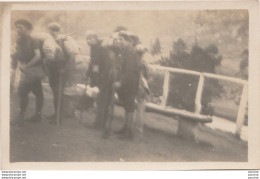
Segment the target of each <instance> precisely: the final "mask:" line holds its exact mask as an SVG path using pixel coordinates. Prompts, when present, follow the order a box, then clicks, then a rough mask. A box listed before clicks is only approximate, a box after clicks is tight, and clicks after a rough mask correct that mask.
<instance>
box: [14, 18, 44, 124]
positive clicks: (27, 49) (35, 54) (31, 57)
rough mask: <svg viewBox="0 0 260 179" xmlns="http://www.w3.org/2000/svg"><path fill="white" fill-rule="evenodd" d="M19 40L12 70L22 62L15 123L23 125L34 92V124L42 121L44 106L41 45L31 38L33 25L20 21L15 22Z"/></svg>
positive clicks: (23, 20) (32, 119) (32, 118)
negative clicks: (29, 95) (30, 96)
mask: <svg viewBox="0 0 260 179" xmlns="http://www.w3.org/2000/svg"><path fill="white" fill-rule="evenodd" d="M15 27H16V31H17V34H18V39H17V41H16V51H15V53H14V54H12V68H13V69H16V68H17V64H18V61H19V62H20V64H21V65H20V66H21V67H20V70H21V77H20V82H19V87H18V96H19V114H18V116H17V118H16V120H15V121H14V122H15V123H20V124H21V123H22V122H23V121H24V114H25V111H26V108H27V105H28V100H29V99H28V94H29V93H30V92H31V91H32V92H33V94H34V95H35V97H36V108H35V109H36V110H35V114H34V115H33V116H32V117H31V118H30V119H29V121H32V122H38V121H40V120H41V111H42V106H43V91H42V85H41V80H42V79H43V78H44V71H43V64H42V54H41V43H40V41H38V40H37V39H34V38H32V37H31V32H32V24H31V23H30V22H29V21H27V20H25V19H20V20H17V21H16V22H15Z"/></svg>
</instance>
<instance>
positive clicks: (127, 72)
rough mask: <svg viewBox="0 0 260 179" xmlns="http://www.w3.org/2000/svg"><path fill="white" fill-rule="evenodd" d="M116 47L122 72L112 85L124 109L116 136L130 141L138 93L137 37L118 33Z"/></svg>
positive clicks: (124, 32)
mask: <svg viewBox="0 0 260 179" xmlns="http://www.w3.org/2000/svg"><path fill="white" fill-rule="evenodd" d="M116 41H117V46H118V47H119V48H120V56H121V58H122V61H123V64H122V70H121V72H120V79H119V81H117V82H115V83H114V85H113V86H114V88H116V89H117V93H118V97H119V100H120V101H121V102H122V104H123V107H124V109H125V124H124V126H123V128H122V129H121V130H120V131H117V133H118V134H121V137H120V138H122V139H131V138H132V137H133V122H134V114H135V110H136V103H135V99H136V96H137V93H138V87H139V80H140V69H139V67H138V66H139V60H140V57H139V55H138V53H137V50H136V48H135V46H136V45H137V44H138V43H139V39H138V37H137V36H136V37H134V35H133V34H132V33H130V32H128V31H120V32H119V33H118V38H117V40H116Z"/></svg>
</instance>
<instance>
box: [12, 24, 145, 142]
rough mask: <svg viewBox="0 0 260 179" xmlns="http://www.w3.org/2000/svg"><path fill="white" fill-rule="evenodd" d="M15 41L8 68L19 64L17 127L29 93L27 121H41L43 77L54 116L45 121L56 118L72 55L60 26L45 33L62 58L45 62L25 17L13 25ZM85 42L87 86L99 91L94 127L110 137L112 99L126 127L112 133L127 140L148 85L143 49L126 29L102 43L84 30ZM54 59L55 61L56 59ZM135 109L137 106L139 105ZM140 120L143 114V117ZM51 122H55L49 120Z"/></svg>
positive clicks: (52, 27)
mask: <svg viewBox="0 0 260 179" xmlns="http://www.w3.org/2000/svg"><path fill="white" fill-rule="evenodd" d="M15 27H16V31H17V34H18V36H19V37H18V39H17V41H16V51H15V53H14V54H13V55H12V60H13V61H12V62H13V63H12V67H13V69H16V68H17V62H18V61H19V62H20V64H21V65H20V70H21V79H20V83H19V87H18V95H19V115H18V117H17V119H16V120H15V123H22V122H23V121H24V114H25V110H26V107H27V104H28V94H29V93H30V92H33V94H34V95H35V96H36V111H35V115H33V116H32V117H31V118H30V119H28V121H32V122H37V121H40V120H41V118H42V116H41V110H42V106H43V91H42V86H41V80H42V79H43V78H44V73H47V75H48V78H49V85H50V87H51V89H52V92H53V102H54V108H55V113H54V114H53V115H51V116H49V117H48V118H50V119H56V118H57V115H59V113H60V107H61V106H62V105H61V104H62V95H63V90H64V87H65V86H66V83H67V80H68V78H69V77H70V75H72V74H71V73H69V72H70V71H71V69H73V68H74V63H75V59H74V58H75V57H74V55H73V53H68V52H67V50H66V48H64V43H63V42H64V39H66V37H62V38H61V36H60V35H59V33H60V31H61V27H60V25H59V24H58V23H51V24H49V26H48V29H49V34H50V35H51V36H52V37H53V38H54V39H55V41H56V43H57V44H58V45H59V46H60V48H61V49H62V52H63V55H62V57H60V56H59V58H62V60H57V59H56V60H53V61H47V60H46V59H45V56H44V53H43V50H42V42H40V41H39V40H37V39H35V38H33V37H32V36H31V32H32V24H31V23H30V22H29V21H27V20H24V19H21V20H17V21H16V22H15ZM86 42H87V44H88V45H89V46H90V63H89V66H88V70H87V72H86V79H87V81H86V83H87V84H88V85H90V87H98V88H99V94H98V96H97V99H96V104H97V112H96V119H95V123H94V124H93V127H94V128H97V129H101V130H102V136H103V137H107V136H108V135H109V131H110V126H111V121H112V119H113V114H114V105H115V97H116V96H118V99H119V101H120V103H121V105H122V106H123V108H124V110H125V121H124V126H123V128H122V129H121V130H119V131H116V133H118V134H120V138H122V139H131V138H133V134H134V119H135V111H136V109H138V110H141V111H139V112H138V114H139V117H140V114H141V113H143V110H144V109H143V107H144V101H145V96H146V94H147V93H148V92H149V90H148V86H147V83H146V80H145V79H147V68H146V65H145V63H144V62H143V60H142V56H143V54H144V53H145V51H146V49H145V48H144V47H143V46H142V45H141V43H140V40H139V38H138V37H137V36H136V35H134V34H132V33H131V32H129V31H126V30H120V31H117V32H114V33H113V34H112V35H111V36H109V37H106V38H104V39H100V38H99V37H98V35H97V33H96V32H94V31H87V33H86ZM55 58H58V56H57V57H55ZM138 105H139V106H138ZM140 118H142V115H141V117H140ZM53 121H54V120H53ZM138 126H139V131H140V133H141V134H142V120H141V121H139V125H138Z"/></svg>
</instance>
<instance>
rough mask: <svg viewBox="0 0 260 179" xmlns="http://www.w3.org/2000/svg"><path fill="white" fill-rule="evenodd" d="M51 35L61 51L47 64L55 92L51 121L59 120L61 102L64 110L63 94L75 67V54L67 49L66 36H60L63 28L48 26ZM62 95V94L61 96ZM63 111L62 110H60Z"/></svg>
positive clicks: (55, 25) (54, 23)
mask: <svg viewBox="0 0 260 179" xmlns="http://www.w3.org/2000/svg"><path fill="white" fill-rule="evenodd" d="M48 28H49V33H50V35H51V36H52V37H53V38H54V39H55V41H56V43H57V44H58V45H59V47H60V50H59V51H56V54H55V59H54V60H53V61H48V62H46V64H45V66H46V67H47V71H48V77H49V84H50V87H51V89H52V92H53V103H54V111H55V113H54V114H53V115H51V116H49V117H48V118H49V119H56V118H57V112H58V111H57V110H58V103H59V102H60V105H61V106H60V109H62V99H63V92H64V88H65V86H66V83H67V82H68V79H69V78H70V76H71V75H72V73H71V72H72V70H73V67H74V63H75V61H74V54H72V53H69V52H68V49H66V48H65V45H64V41H65V40H66V38H67V37H66V36H62V35H60V32H61V27H60V25H59V24H58V23H56V22H52V23H50V24H49V25H48ZM59 93H61V94H59ZM60 111H62V110H60Z"/></svg>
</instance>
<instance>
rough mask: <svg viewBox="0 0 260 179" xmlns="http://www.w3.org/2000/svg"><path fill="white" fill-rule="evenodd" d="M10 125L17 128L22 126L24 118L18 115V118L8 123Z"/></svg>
mask: <svg viewBox="0 0 260 179" xmlns="http://www.w3.org/2000/svg"><path fill="white" fill-rule="evenodd" d="M10 124H11V125H18V126H20V125H23V124H24V116H23V115H22V114H19V115H18V116H16V117H15V118H14V120H11V121H10Z"/></svg>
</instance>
